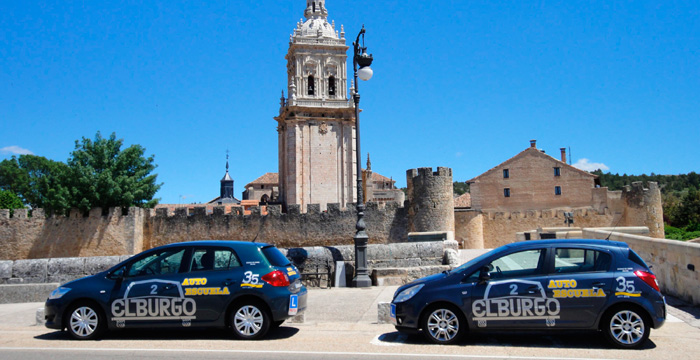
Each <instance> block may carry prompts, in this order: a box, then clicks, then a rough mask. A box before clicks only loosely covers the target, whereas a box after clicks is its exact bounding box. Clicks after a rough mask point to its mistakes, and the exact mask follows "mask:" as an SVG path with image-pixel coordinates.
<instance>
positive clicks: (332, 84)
mask: <svg viewBox="0 0 700 360" xmlns="http://www.w3.org/2000/svg"><path fill="white" fill-rule="evenodd" d="M328 95H330V96H335V77H333V76H331V77H329V78H328Z"/></svg>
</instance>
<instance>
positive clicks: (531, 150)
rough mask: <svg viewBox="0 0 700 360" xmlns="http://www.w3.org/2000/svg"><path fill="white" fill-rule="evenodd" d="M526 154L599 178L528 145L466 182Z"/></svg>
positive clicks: (500, 167) (489, 172)
mask: <svg viewBox="0 0 700 360" xmlns="http://www.w3.org/2000/svg"><path fill="white" fill-rule="evenodd" d="M526 156H536V157H540V158H543V159H547V160H550V161H553V162H555V163H558V164H559V165H560V166H561V167H563V168H565V169H569V170H572V171H574V172H578V173H579V174H581V175H584V176H589V177H591V178H593V179H597V178H598V175H593V174H591V173H589V172H588V171H584V170H581V169H579V168H576V167H574V166H571V165H569V164H567V163H565V162H563V161H561V160H559V159H555V158H554V157H552V156H549V155H547V154H545V153H543V152H542V151H540V150H539V149H537V148H534V147H528V148H527V149H525V150H523V151H521V152H519V153H518V154H516V155H515V156H513V157H512V158H510V159H508V160H506V161H504V162H502V163H500V164H498V165H496V166H494V167H493V168H491V169H489V170H488V171H486V172H484V173H483V174H481V175H479V176H476V177H474V178H472V179H469V180H467V181H466V182H467V183H474V182H477V181H478V180H479V179H480V178H482V177H484V176H486V175H490V174H491V173H493V172H495V171H497V170H499V169H502V168H504V167H506V166H507V165H510V164H512V163H514V162H517V161H519V160H521V159H523V158H525V157H526Z"/></svg>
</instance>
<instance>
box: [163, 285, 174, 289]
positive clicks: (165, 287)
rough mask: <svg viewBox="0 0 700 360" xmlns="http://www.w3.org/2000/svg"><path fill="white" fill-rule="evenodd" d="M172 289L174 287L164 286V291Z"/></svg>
mask: <svg viewBox="0 0 700 360" xmlns="http://www.w3.org/2000/svg"><path fill="white" fill-rule="evenodd" d="M172 288H173V285H165V286H163V289H164V290H170V289H172Z"/></svg>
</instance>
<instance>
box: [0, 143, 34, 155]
mask: <svg viewBox="0 0 700 360" xmlns="http://www.w3.org/2000/svg"><path fill="white" fill-rule="evenodd" d="M0 154H12V155H34V153H33V152H31V151H30V150H27V149H23V148H21V147H19V146H17V145H12V146H5V147H4V148H2V149H0Z"/></svg>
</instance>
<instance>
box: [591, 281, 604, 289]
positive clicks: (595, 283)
mask: <svg viewBox="0 0 700 360" xmlns="http://www.w3.org/2000/svg"><path fill="white" fill-rule="evenodd" d="M603 286H605V283H603V282H594V283H593V288H594V289H597V288H602V287H603Z"/></svg>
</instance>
